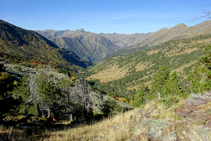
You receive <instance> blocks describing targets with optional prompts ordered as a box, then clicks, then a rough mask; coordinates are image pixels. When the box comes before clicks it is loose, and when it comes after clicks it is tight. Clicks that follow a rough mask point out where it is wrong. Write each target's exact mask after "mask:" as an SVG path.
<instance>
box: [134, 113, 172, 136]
mask: <svg viewBox="0 0 211 141" xmlns="http://www.w3.org/2000/svg"><path fill="white" fill-rule="evenodd" d="M170 125H172V123H171V122H168V121H166V120H157V119H149V118H146V117H143V118H141V119H140V120H139V121H138V123H137V125H136V126H135V127H134V130H133V133H134V135H139V134H141V133H142V131H144V129H148V130H149V135H150V137H152V138H158V137H160V136H161V135H162V131H163V130H164V129H165V128H166V127H168V126H170Z"/></svg>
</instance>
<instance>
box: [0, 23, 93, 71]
mask: <svg viewBox="0 0 211 141" xmlns="http://www.w3.org/2000/svg"><path fill="white" fill-rule="evenodd" d="M0 52H2V53H4V54H8V55H11V56H16V57H17V58H19V57H20V58H25V59H27V60H37V61H45V62H52V63H56V64H58V65H61V66H64V65H67V66H71V65H72V66H80V67H83V68H86V67H87V66H89V65H91V64H92V63H91V62H88V61H84V60H82V59H81V58H80V57H78V56H77V55H76V54H75V53H74V52H72V51H69V50H65V49H61V48H59V47H58V46H57V45H56V44H55V43H53V42H52V41H49V40H48V39H46V38H44V37H43V36H41V35H40V34H38V33H37V32H35V31H31V30H25V29H22V28H20V27H17V26H15V25H12V24H10V23H8V22H5V21H3V20H0Z"/></svg>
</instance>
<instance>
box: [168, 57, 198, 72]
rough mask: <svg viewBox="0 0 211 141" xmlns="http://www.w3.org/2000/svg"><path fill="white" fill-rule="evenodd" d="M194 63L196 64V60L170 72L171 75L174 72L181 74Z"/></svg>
mask: <svg viewBox="0 0 211 141" xmlns="http://www.w3.org/2000/svg"><path fill="white" fill-rule="evenodd" d="M196 62H198V60H196V61H193V62H190V63H189V64H185V65H183V66H181V67H179V68H176V69H174V70H172V71H171V73H172V72H174V71H176V72H183V70H184V69H185V68H186V67H189V66H191V65H193V64H195V63H196Z"/></svg>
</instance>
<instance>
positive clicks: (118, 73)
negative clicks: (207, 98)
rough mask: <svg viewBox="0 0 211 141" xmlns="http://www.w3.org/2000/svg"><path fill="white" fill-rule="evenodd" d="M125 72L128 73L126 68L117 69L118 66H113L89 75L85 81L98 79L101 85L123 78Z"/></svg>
mask: <svg viewBox="0 0 211 141" xmlns="http://www.w3.org/2000/svg"><path fill="white" fill-rule="evenodd" d="M127 72H128V69H127V68H118V65H114V66H112V67H111V68H109V69H106V70H103V71H100V72H98V73H96V74H94V75H91V76H90V77H88V78H87V80H90V79H98V80H100V82H101V83H106V82H109V81H113V80H116V79H120V78H123V77H124V76H125V75H126V73H127Z"/></svg>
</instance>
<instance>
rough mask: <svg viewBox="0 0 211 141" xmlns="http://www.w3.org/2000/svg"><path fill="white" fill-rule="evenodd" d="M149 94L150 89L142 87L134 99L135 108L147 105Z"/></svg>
mask: <svg viewBox="0 0 211 141" xmlns="http://www.w3.org/2000/svg"><path fill="white" fill-rule="evenodd" d="M148 92H149V88H148V87H147V86H145V85H142V87H141V89H140V90H138V91H137V93H136V95H135V97H134V102H133V106H136V107H138V106H140V105H141V104H144V103H146V100H147V94H148Z"/></svg>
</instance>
